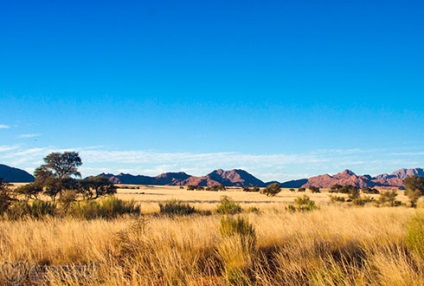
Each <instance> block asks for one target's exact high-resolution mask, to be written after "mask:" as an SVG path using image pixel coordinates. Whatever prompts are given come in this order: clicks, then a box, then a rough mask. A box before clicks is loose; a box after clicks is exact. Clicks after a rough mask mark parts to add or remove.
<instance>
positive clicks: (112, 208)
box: [70, 196, 140, 220]
mask: <svg viewBox="0 0 424 286" xmlns="http://www.w3.org/2000/svg"><path fill="white" fill-rule="evenodd" d="M126 214H127V215H134V216H138V215H140V206H139V205H138V204H137V203H136V202H135V201H133V200H132V201H123V200H121V199H118V198H116V197H114V196H109V197H107V198H106V199H103V200H101V201H83V202H77V203H76V204H74V205H73V206H72V209H71V210H70V215H71V216H73V217H76V218H81V219H87V220H90V219H97V218H105V219H114V218H117V217H119V216H122V215H126Z"/></svg>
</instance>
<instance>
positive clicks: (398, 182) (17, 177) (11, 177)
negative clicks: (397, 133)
mask: <svg viewBox="0 0 424 286" xmlns="http://www.w3.org/2000/svg"><path fill="white" fill-rule="evenodd" d="M414 175H415V176H419V177H424V170H423V169H422V168H414V169H400V170H397V171H395V172H393V173H391V174H381V175H377V176H375V177H371V176H370V175H356V174H355V173H354V172H352V171H351V170H344V171H343V172H341V173H338V174H334V175H329V174H324V175H320V176H314V177H311V178H309V179H307V178H305V179H299V180H293V181H288V182H284V183H280V182H276V181H272V182H263V181H262V180H260V179H258V178H256V177H254V176H253V175H252V174H250V173H248V172H246V171H244V170H240V169H233V170H229V171H225V170H222V169H218V170H215V171H213V172H211V173H209V174H207V175H205V176H192V175H189V174H187V173H184V172H169V173H163V174H160V175H158V176H156V177H150V176H144V175H131V174H123V173H120V174H117V175H114V174H105V173H102V174H99V176H104V177H107V178H108V179H109V180H110V181H111V182H113V183H116V184H138V185H171V186H186V185H194V186H214V185H221V184H222V185H224V186H237V187H243V186H258V187H266V186H268V185H269V184H272V183H279V184H280V185H281V187H283V188H300V187H305V188H308V187H311V186H315V187H319V188H331V187H332V186H333V185H335V184H340V185H352V186H356V187H359V188H374V187H392V188H403V187H404V180H405V178H406V177H409V176H414ZM0 178H3V180H4V181H5V182H33V181H34V176H32V175H31V174H29V173H27V172H26V171H24V170H21V169H17V168H13V167H9V166H6V165H2V164H0Z"/></svg>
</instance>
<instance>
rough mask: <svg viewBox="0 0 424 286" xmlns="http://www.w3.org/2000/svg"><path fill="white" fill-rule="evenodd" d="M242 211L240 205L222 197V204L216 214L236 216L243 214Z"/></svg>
mask: <svg viewBox="0 0 424 286" xmlns="http://www.w3.org/2000/svg"><path fill="white" fill-rule="evenodd" d="M241 211H242V209H241V206H240V204H238V203H236V202H234V201H233V199H231V198H230V197H228V196H222V197H221V202H220V203H219V205H218V207H217V209H216V212H217V213H219V214H224V215H234V214H238V213H241Z"/></svg>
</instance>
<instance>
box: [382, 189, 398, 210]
mask: <svg viewBox="0 0 424 286" xmlns="http://www.w3.org/2000/svg"><path fill="white" fill-rule="evenodd" d="M397 195H398V194H397V192H396V191H395V190H391V191H388V192H384V193H381V194H380V197H379V198H378V203H379V204H382V205H388V206H390V207H395V206H398V205H399V204H400V202H399V201H396V197H397Z"/></svg>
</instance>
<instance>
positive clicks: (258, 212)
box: [247, 207, 261, 214]
mask: <svg viewBox="0 0 424 286" xmlns="http://www.w3.org/2000/svg"><path fill="white" fill-rule="evenodd" d="M247 211H248V212H249V213H255V214H260V213H261V210H260V209H259V208H257V207H249V208H248V209H247Z"/></svg>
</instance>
